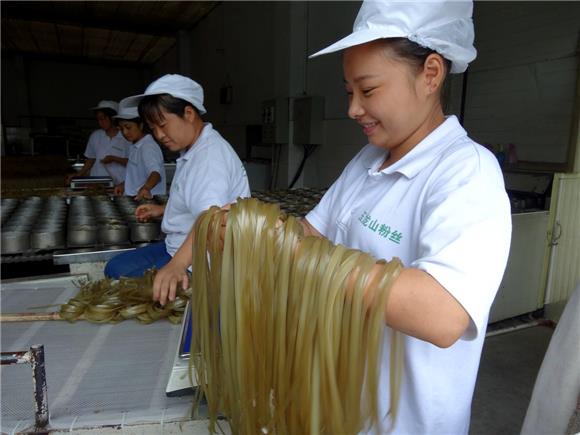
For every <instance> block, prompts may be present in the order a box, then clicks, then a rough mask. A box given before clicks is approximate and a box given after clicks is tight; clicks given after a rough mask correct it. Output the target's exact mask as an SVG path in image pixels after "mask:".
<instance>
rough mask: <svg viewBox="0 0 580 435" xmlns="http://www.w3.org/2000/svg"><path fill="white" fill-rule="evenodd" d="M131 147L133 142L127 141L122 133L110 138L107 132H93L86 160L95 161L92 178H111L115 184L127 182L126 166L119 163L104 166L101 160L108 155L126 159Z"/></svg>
mask: <svg viewBox="0 0 580 435" xmlns="http://www.w3.org/2000/svg"><path fill="white" fill-rule="evenodd" d="M130 146H131V142H129V141H128V140H126V139H125V138H124V137H123V135H122V134H121V132H118V133H117V134H116V135H115V136H113V137H109V136H107V133H105V130H102V129H99V130H95V131H93V132H92V133H91V136H90V137H89V141H88V143H87V148H86V150H85V157H86V158H88V159H95V163H94V165H93V167H92V168H91V172H90V175H91V176H92V177H97V176H100V177H111V178H112V179H113V182H114V183H115V184H119V183H121V182H123V181H125V166H123V165H121V164H120V163H117V162H113V163H107V164H103V163H101V159H103V158H104V157H105V156H108V155H112V156H118V157H122V158H125V159H126V158H127V156H128V155H129V149H130V148H129V147H130Z"/></svg>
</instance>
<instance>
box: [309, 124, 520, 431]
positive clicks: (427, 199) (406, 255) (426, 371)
mask: <svg viewBox="0 0 580 435" xmlns="http://www.w3.org/2000/svg"><path fill="white" fill-rule="evenodd" d="M386 156H387V154H386V151H385V150H383V149H381V148H378V147H376V146H373V145H367V146H365V147H364V148H363V149H362V150H361V151H360V152H359V153H358V155H357V156H356V157H355V158H354V159H353V160H352V161H351V162H350V163H349V164H348V165H347V167H346V168H345V170H344V172H343V173H342V174H341V176H340V177H339V178H338V180H337V181H336V182H335V183H334V184H333V185H332V187H331V188H330V189H329V190H328V192H327V193H326V194H325V195H324V197H323V198H322V200H321V202H320V204H318V205H317V206H316V208H315V209H314V210H312V211H311V212H310V213H309V214H308V215H307V217H306V218H307V219H308V221H309V222H310V223H311V224H312V225H313V226H314V227H315V228H316V229H317V230H318V231H320V232H321V233H322V234H323V235H325V236H326V237H328V238H329V239H330V240H331V241H333V242H334V243H340V244H343V245H346V246H348V247H351V248H356V249H360V250H362V251H365V252H368V253H370V254H372V255H373V256H374V257H376V258H384V259H386V260H390V259H391V258H393V257H399V258H400V259H401V260H402V261H403V264H404V265H405V266H406V267H413V268H418V269H421V270H424V271H426V272H427V273H429V274H430V275H432V276H433V277H434V278H435V279H436V280H437V281H438V282H439V283H440V284H441V285H443V287H445V288H446V289H447V291H449V293H451V294H452V295H453V296H454V297H455V299H457V300H458V301H459V303H460V304H461V305H462V306H463V307H464V308H465V310H466V311H467V313H468V314H469V316H470V326H469V328H468V330H467V332H466V333H465V335H464V336H463V337H462V338H461V339H459V340H458V341H457V342H456V343H455V344H454V345H453V346H451V347H449V348H447V349H441V348H438V347H437V346H434V345H432V344H430V343H428V342H425V341H422V340H418V339H416V338H412V337H409V336H404V341H405V343H404V345H405V372H404V379H403V383H402V389H401V397H400V408H399V416H398V418H397V421H396V425H395V427H394V430H393V433H399V434H437V435H440V434H466V433H467V432H468V429H469V420H470V409H471V401H472V396H473V389H474V385H475V380H476V376H477V370H478V367H479V360H480V356H481V349H482V346H483V340H484V337H485V331H486V325H487V320H488V315H489V309H490V306H491V304H492V302H493V299H494V297H495V294H496V292H497V289H498V287H499V284H500V282H501V279H502V276H503V272H504V269H505V265H506V262H507V257H508V252H509V245H510V239H511V212H510V205H509V200H508V197H507V194H506V192H505V188H504V183H503V177H502V173H501V170H500V168H499V165H498V163H497V160H496V159H495V157H494V156H493V155H492V154H491V153H490V152H489V151H488V150H487V149H485V148H484V147H482V146H480V145H478V144H477V143H475V142H473V141H472V140H471V139H470V138H469V137H467V133H466V132H465V130H464V129H463V128H462V127H461V125H460V124H459V122H458V121H457V118H456V117H454V116H451V117H449V118H447V119H446V121H445V122H444V123H443V124H442V125H440V126H439V127H438V128H437V129H436V130H435V131H433V132H432V133H431V134H430V135H429V136H428V137H427V138H425V139H424V140H423V141H421V142H420V143H419V144H418V145H417V146H416V147H415V148H413V149H412V150H411V151H410V152H409V153H408V154H407V155H405V156H404V157H403V158H402V159H401V160H399V161H398V162H396V163H394V164H393V165H391V166H389V167H388V168H386V169H384V170H382V171H378V168H379V167H380V166H381V165H382V163H383V162H384V161H385V158H386ZM387 329H388V328H387ZM384 346H385V347H384V349H385V351H386V352H388V349H389V346H390V334H385V343H384ZM388 360H389V359H388V354H387V355H386V356H385V357H384V358H383V361H382V369H381V370H382V372H381V388H380V395H381V398H380V406H381V415H385V414H386V412H387V410H388V408H389V401H390V397H389V389H388V370H389V367H388V365H389V364H388V363H389V361H388ZM388 424H389V421H388V420H385V422H384V425H385V426H384V427H388Z"/></svg>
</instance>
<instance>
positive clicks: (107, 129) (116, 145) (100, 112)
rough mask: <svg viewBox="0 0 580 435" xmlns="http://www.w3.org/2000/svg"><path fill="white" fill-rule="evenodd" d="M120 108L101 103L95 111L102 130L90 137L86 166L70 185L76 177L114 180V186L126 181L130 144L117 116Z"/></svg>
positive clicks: (69, 178) (106, 101)
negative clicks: (119, 125)
mask: <svg viewBox="0 0 580 435" xmlns="http://www.w3.org/2000/svg"><path fill="white" fill-rule="evenodd" d="M118 106H119V105H118V104H117V103H116V102H115V101H111V100H101V101H99V104H97V105H96V106H95V107H92V108H91V110H93V111H94V112H95V118H96V119H97V122H98V124H99V127H100V128H99V129H98V130H95V131H93V132H92V133H91V136H90V137H89V141H88V143H87V148H86V150H85V157H86V160H85V164H84V166H83V167H82V168H81V169H80V171H79V172H77V173H76V174H72V175H69V176H68V177H67V184H68V183H70V180H71V179H72V178H74V177H83V176H87V175H90V176H91V177H111V178H112V179H113V183H115V185H117V184H119V183H122V182H123V181H124V180H125V166H127V160H128V159H127V157H128V155H129V147H130V146H131V143H130V142H128V141H127V140H126V139H125V138H124V137H123V135H122V134H121V132H120V131H119V129H118V128H117V126H116V125H115V121H114V118H113V117H114V116H115V115H116V114H117V111H118Z"/></svg>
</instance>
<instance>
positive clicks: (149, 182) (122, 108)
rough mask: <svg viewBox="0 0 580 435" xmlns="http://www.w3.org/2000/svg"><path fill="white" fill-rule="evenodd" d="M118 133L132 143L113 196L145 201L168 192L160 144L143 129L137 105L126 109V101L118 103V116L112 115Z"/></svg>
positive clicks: (127, 106)
mask: <svg viewBox="0 0 580 435" xmlns="http://www.w3.org/2000/svg"><path fill="white" fill-rule="evenodd" d="M114 118H115V119H117V122H118V123H119V129H120V130H121V133H122V134H123V136H124V137H125V139H127V140H128V141H129V142H131V143H132V144H133V146H132V147H131V149H130V152H129V161H128V163H127V169H126V174H125V180H124V181H123V182H122V183H119V184H117V185H116V186H115V194H116V195H123V194H124V195H128V196H134V197H135V199H137V200H140V199H144V198H146V199H148V198H151V197H153V195H164V194H165V193H166V191H167V187H166V177H165V166H164V165H163V153H162V152H161V149H160V148H159V145H158V144H157V142H155V140H154V139H153V137H151V135H150V134H148V133H147V132H146V130H145V126H144V124H143V121H142V120H141V118H140V117H139V111H138V110H137V106H129V105H128V104H127V99H124V100H122V101H121V102H120V103H119V113H118V114H117V115H115V116H114Z"/></svg>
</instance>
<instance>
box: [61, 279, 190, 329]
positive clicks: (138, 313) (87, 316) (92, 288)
mask: <svg viewBox="0 0 580 435" xmlns="http://www.w3.org/2000/svg"><path fill="white" fill-rule="evenodd" d="M155 273H156V271H155V270H154V269H151V270H148V271H147V272H146V273H145V275H144V276H143V277H142V278H126V277H123V278H121V279H119V280H118V281H113V280H110V279H101V280H98V281H92V282H91V281H89V282H85V283H82V284H81V285H80V289H79V292H78V294H77V295H76V296H75V297H74V298H72V299H70V300H69V301H68V302H67V303H66V304H63V305H61V307H60V317H61V318H62V319H64V320H68V321H69V322H75V321H76V320H88V321H89V322H93V323H118V322H121V321H123V320H126V319H136V320H137V321H139V322H140V323H145V324H149V323H152V322H155V321H156V320H159V319H164V318H167V319H168V320H169V321H170V322H171V323H179V322H181V318H182V317H183V312H184V311H185V307H186V306H187V301H188V300H189V298H190V296H191V289H187V290H180V291H178V293H177V296H176V298H175V300H174V301H170V302H168V303H167V304H165V306H161V305H159V304H158V303H156V302H153V299H152V297H153V279H154V278H155Z"/></svg>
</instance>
